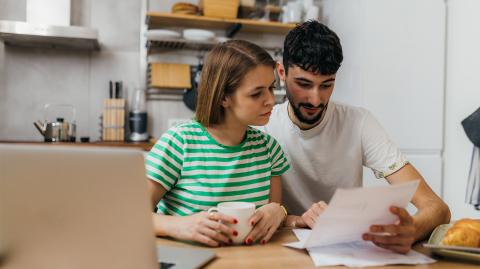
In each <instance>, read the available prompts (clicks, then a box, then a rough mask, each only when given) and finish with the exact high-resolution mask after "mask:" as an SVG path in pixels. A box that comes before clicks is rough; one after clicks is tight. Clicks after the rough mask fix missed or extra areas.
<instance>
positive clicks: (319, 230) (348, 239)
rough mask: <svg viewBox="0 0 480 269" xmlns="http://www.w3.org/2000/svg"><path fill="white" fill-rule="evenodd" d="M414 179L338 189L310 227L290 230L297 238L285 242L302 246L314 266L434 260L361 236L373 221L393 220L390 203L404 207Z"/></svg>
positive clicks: (386, 223)
mask: <svg viewBox="0 0 480 269" xmlns="http://www.w3.org/2000/svg"><path fill="white" fill-rule="evenodd" d="M417 186H418V181H414V182H409V183H405V184H397V185H388V186H381V187H370V188H357V189H350V190H342V189H338V190H337V191H336V192H335V194H334V195H333V198H332V200H331V201H330V204H329V206H328V207H327V209H326V210H325V211H324V212H323V213H322V215H320V216H319V218H318V219H317V221H316V223H315V227H313V229H312V230H302V229H300V230H294V232H295V235H296V236H297V238H298V239H299V240H300V241H298V242H293V243H289V244H285V245H286V246H288V247H292V248H300V249H303V248H306V249H307V250H308V252H309V254H310V256H311V257H312V259H313V262H314V264H315V265H316V266H332V265H346V266H349V267H363V266H380V265H387V264H425V263H432V262H435V260H433V259H431V258H429V257H427V256H425V255H423V254H420V253H418V252H416V251H413V250H411V251H410V252H409V253H408V254H406V255H404V254H398V253H394V252H392V251H390V250H385V249H382V248H379V247H377V246H375V245H373V244H372V243H370V242H365V241H363V240H362V234H364V233H367V232H369V228H370V226H371V225H373V224H379V225H388V224H393V223H395V222H396V221H397V216H395V215H393V214H392V213H390V211H389V208H390V206H397V207H402V208H405V207H406V206H407V205H408V203H409V202H410V200H411V198H412V196H413V194H414V193H415V190H416V189H417Z"/></svg>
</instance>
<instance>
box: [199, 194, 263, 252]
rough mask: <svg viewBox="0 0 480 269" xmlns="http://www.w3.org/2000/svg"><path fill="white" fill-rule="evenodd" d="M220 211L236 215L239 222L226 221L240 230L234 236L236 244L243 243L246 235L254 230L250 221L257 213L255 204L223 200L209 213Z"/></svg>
mask: <svg viewBox="0 0 480 269" xmlns="http://www.w3.org/2000/svg"><path fill="white" fill-rule="evenodd" d="M211 212H220V213H222V214H225V215H227V216H230V217H234V218H235V219H236V220H237V221H238V222H237V223H236V224H232V223H226V225H227V226H229V227H232V228H233V229H235V230H236V231H237V232H238V235H237V236H233V237H232V240H233V243H235V244H243V242H244V241H245V237H247V235H248V233H250V231H251V230H252V225H251V224H250V223H249V222H248V221H249V220H250V217H252V215H253V214H254V213H255V204H254V203H248V202H223V203H219V204H218V205H217V207H212V208H210V209H208V213H211Z"/></svg>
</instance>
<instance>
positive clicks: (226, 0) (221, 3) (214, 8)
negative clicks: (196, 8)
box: [203, 0, 239, 19]
mask: <svg viewBox="0 0 480 269" xmlns="http://www.w3.org/2000/svg"><path fill="white" fill-rule="evenodd" d="M238 5H239V0H203V15H204V16H206V17H216V18H228V19H234V18H236V17H237V12H238Z"/></svg>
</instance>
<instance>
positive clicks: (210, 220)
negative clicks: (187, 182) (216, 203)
mask: <svg viewBox="0 0 480 269" xmlns="http://www.w3.org/2000/svg"><path fill="white" fill-rule="evenodd" d="M174 218H175V219H174V220H173V219H172V220H171V221H170V225H169V226H170V231H171V232H169V236H171V237H173V238H176V239H180V240H189V241H195V242H199V243H202V244H205V245H208V246H211V247H218V246H220V245H221V244H227V245H230V244H232V239H231V237H233V236H237V235H238V232H237V231H235V230H234V229H233V228H230V227H228V226H227V225H225V223H232V224H235V223H237V220H236V219H235V218H233V217H229V216H227V215H225V214H222V213H219V212H212V213H207V212H199V213H196V214H193V215H190V216H185V217H174Z"/></svg>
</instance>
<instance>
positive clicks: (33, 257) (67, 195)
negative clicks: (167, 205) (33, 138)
mask: <svg viewBox="0 0 480 269" xmlns="http://www.w3.org/2000/svg"><path fill="white" fill-rule="evenodd" d="M149 197H150V196H149V194H148V192H147V184H146V178H145V168H144V162H143V154H142V152H140V151H136V150H132V149H106V148H95V147H89V148H83V147H82V148H80V147H62V146H48V145H41V146H33V145H5V144H4V145H1V144H0V268H5V269H13V268H36V269H43V268H48V269H55V268H62V269H63V268H69V269H70V268H71V269H76V268H79V269H85V268H115V269H122V268H125V269H127V268H128V269H131V268H136V269H153V268H159V261H158V258H157V252H158V253H159V254H160V255H159V256H160V259H161V262H160V268H177V267H178V268H197V267H200V266H201V265H203V264H205V263H206V262H208V261H209V260H211V259H212V258H213V257H214V256H215V255H214V253H213V252H212V251H209V250H202V249H190V248H173V251H172V248H171V247H167V248H166V249H165V253H164V251H162V248H163V247H159V248H158V249H156V246H155V236H154V233H153V227H152V221H151V206H150V202H149Z"/></svg>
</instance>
